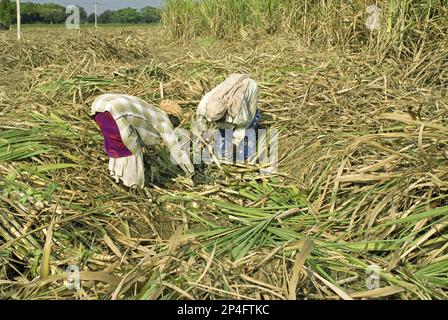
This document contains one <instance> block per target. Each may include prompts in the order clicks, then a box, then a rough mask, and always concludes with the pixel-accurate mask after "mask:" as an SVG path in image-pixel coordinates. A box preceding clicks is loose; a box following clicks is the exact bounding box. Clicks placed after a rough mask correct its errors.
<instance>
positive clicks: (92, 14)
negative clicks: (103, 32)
mask: <svg viewBox="0 0 448 320" xmlns="http://www.w3.org/2000/svg"><path fill="white" fill-rule="evenodd" d="M87 23H95V14H94V13H91V14H89V16H88V17H87Z"/></svg>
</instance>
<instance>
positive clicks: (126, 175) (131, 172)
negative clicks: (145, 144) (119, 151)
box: [109, 151, 145, 188]
mask: <svg viewBox="0 0 448 320" xmlns="http://www.w3.org/2000/svg"><path fill="white" fill-rule="evenodd" d="M109 172H110V175H111V176H112V177H113V178H114V179H115V181H116V182H119V181H120V180H121V181H122V182H123V184H124V185H125V186H127V187H130V188H131V187H140V188H143V187H144V186H145V169H144V165H143V153H142V152H141V151H140V152H138V153H137V154H136V155H132V156H129V157H123V158H116V159H115V158H110V159H109Z"/></svg>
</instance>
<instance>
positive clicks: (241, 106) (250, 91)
mask: <svg viewBox="0 0 448 320" xmlns="http://www.w3.org/2000/svg"><path fill="white" fill-rule="evenodd" d="M257 104H258V85H257V83H256V82H255V81H254V80H253V79H251V78H250V77H249V76H248V75H246V74H232V75H230V76H229V77H228V78H227V79H226V80H225V81H224V82H222V83H221V84H219V85H218V86H217V87H215V88H214V89H213V90H211V91H210V92H208V93H207V94H206V95H205V96H204V97H203V98H202V100H201V101H200V103H199V106H198V109H197V112H196V119H197V121H198V123H199V126H200V130H201V131H205V130H207V129H208V128H209V126H210V125H211V124H215V125H216V126H217V127H218V129H219V132H220V135H221V137H222V140H221V141H218V143H216V141H215V148H216V146H219V147H221V148H222V145H223V144H225V149H226V150H229V148H228V146H229V144H233V148H230V149H231V150H232V152H233V150H238V153H239V154H238V155H237V159H242V158H244V160H246V159H247V158H249V157H252V156H253V154H254V148H255V145H254V140H253V139H252V140H251V139H249V140H248V139H247V138H248V131H249V130H248V129H253V130H252V134H253V133H256V131H257V130H258V127H259V122H260V111H259V109H258V106H257ZM229 129H232V130H233V135H232V136H231V139H229V136H228V135H226V132H225V131H228V130H229ZM224 137H225V138H224ZM255 139H256V138H255ZM251 141H252V143H249V142H251ZM242 144H244V145H242ZM242 146H243V147H242ZM220 150H222V149H220ZM215 151H216V150H215ZM242 153H244V155H243V154H242ZM219 156H220V157H221V156H222V153H221V154H220V155H219Z"/></svg>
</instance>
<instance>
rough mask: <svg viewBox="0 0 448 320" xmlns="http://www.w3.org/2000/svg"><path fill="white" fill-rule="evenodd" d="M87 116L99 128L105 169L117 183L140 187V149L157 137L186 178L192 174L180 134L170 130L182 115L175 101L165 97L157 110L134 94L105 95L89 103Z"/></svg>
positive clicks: (155, 142)
mask: <svg viewBox="0 0 448 320" xmlns="http://www.w3.org/2000/svg"><path fill="white" fill-rule="evenodd" d="M90 115H91V116H92V117H94V119H95V122H96V123H97V124H98V126H99V127H100V129H101V133H102V135H103V137H104V148H105V151H106V153H107V155H108V156H109V158H110V159H109V171H110V174H111V176H112V177H114V178H115V180H116V181H117V182H119V181H120V180H121V181H122V182H123V184H124V185H125V186H127V187H140V188H143V187H144V185H145V170H144V164H143V163H144V162H143V150H142V149H143V148H144V147H149V146H151V145H155V144H158V143H160V138H162V139H163V141H164V142H165V145H166V146H167V147H168V148H169V149H170V152H171V160H172V161H173V162H174V163H175V164H177V165H179V166H180V167H181V168H182V170H183V171H184V172H185V174H186V175H187V177H188V178H191V177H192V176H193V174H194V167H193V165H192V163H191V161H190V157H189V154H188V153H187V152H186V151H184V150H182V148H181V143H180V141H179V140H180V136H178V135H177V134H176V132H175V130H174V127H177V126H178V125H179V124H180V120H181V117H182V108H181V107H180V106H179V105H178V104H176V103H173V102H171V101H168V100H165V101H162V103H161V105H160V109H159V108H157V107H155V106H153V105H151V104H148V103H146V102H145V101H143V100H141V99H139V98H136V97H132V96H128V95H120V94H105V95H101V96H99V97H98V98H97V99H96V100H95V101H94V102H93V104H92V110H91V114H90Z"/></svg>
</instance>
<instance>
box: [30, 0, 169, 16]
mask: <svg viewBox="0 0 448 320" xmlns="http://www.w3.org/2000/svg"><path fill="white" fill-rule="evenodd" d="M162 1H163V0H98V13H101V12H103V11H105V10H108V9H110V10H116V9H121V8H126V7H131V8H137V9H141V8H143V7H146V6H154V7H158V6H160V5H161V4H162ZM23 2H35V3H57V4H60V5H63V6H68V5H79V6H82V7H84V8H85V9H86V11H87V12H88V13H92V12H93V11H94V5H93V3H94V0H49V1H47V0H25V1H23Z"/></svg>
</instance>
